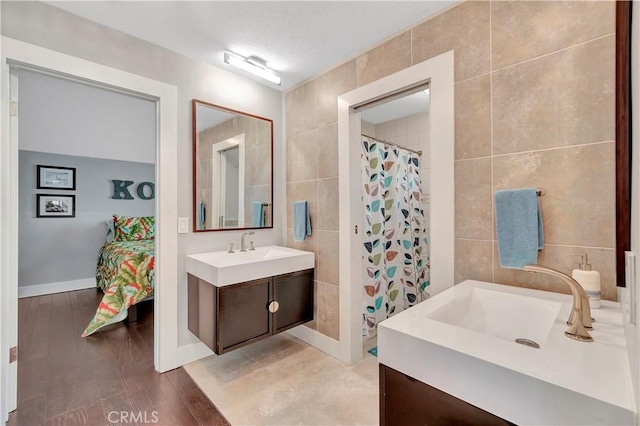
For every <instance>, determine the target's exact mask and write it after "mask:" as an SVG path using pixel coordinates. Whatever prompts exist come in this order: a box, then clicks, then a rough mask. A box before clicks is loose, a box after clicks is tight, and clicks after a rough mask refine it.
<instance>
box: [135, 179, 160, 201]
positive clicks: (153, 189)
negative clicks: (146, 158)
mask: <svg viewBox="0 0 640 426" xmlns="http://www.w3.org/2000/svg"><path fill="white" fill-rule="evenodd" d="M147 186H148V187H149V188H150V189H151V195H149V196H147V195H145V193H144V188H145V187H147ZM137 192H138V197H140V199H142V200H152V199H153V198H154V197H155V196H156V187H155V185H154V184H153V183H152V182H142V183H140V184H139V185H138V188H137Z"/></svg>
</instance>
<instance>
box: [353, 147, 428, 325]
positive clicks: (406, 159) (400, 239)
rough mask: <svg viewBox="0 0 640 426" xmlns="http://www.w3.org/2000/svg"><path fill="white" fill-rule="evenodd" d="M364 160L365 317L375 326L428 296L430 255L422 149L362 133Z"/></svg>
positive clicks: (362, 157)
mask: <svg viewBox="0 0 640 426" xmlns="http://www.w3.org/2000/svg"><path fill="white" fill-rule="evenodd" d="M361 161H362V165H361V173H362V182H363V189H364V191H363V205H364V214H365V217H364V227H365V230H366V232H365V233H364V264H365V269H364V277H363V283H364V289H363V290H364V294H363V298H364V315H363V320H364V322H365V326H366V329H367V330H369V331H371V330H374V329H375V327H376V324H378V322H380V321H382V320H384V319H386V318H388V317H390V316H392V315H394V314H396V313H398V312H401V311H403V310H405V309H407V308H409V307H411V306H413V305H415V304H417V303H420V302H421V301H423V300H425V299H427V298H428V297H429V257H428V250H427V238H426V229H425V223H424V212H423V210H422V206H421V205H420V195H421V191H420V190H421V185H420V174H419V168H420V159H419V158H418V155H417V154H414V153H412V152H410V151H407V150H404V149H401V148H397V147H392V146H389V145H386V144H383V143H380V142H377V141H375V140H373V139H371V138H368V137H363V139H362V155H361ZM363 330H364V327H363Z"/></svg>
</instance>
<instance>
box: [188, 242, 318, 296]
mask: <svg viewBox="0 0 640 426" xmlns="http://www.w3.org/2000/svg"><path fill="white" fill-rule="evenodd" d="M314 263H315V257H314V254H313V253H312V252H307V251H302V250H296V249H292V248H288V247H280V246H265V247H257V248H256V249H255V250H251V251H246V252H241V251H240V250H236V251H235V253H228V252H226V251H216V252H210V253H199V254H192V255H188V256H187V273H189V274H191V275H195V276H196V277H198V278H200V279H203V280H205V281H207V282H209V283H211V284H213V285H215V286H218V287H220V286H225V285H230V284H237V283H241V282H246V281H252V280H257V279H260V278H265V277H272V276H275V275H282V274H288V273H291V272H295V271H302V270H305V269H311V268H313V267H314Z"/></svg>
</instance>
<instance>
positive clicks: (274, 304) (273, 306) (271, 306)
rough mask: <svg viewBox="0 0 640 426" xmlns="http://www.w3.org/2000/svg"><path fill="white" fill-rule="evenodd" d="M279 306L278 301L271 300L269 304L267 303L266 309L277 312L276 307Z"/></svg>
mask: <svg viewBox="0 0 640 426" xmlns="http://www.w3.org/2000/svg"><path fill="white" fill-rule="evenodd" d="M279 308H280V304H279V303H278V301H277V300H272V301H271V302H270V303H269V305H267V309H269V312H271V313H272V314H274V313H276V312H278V309H279Z"/></svg>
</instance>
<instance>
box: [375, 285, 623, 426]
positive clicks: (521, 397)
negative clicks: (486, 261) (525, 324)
mask: <svg viewBox="0 0 640 426" xmlns="http://www.w3.org/2000/svg"><path fill="white" fill-rule="evenodd" d="M468 286H474V287H477V288H485V289H490V290H499V291H501V292H506V293H511V294H518V295H523V296H528V297H535V298H539V299H546V300H552V301H558V302H561V303H562V307H561V308H560V311H559V313H558V315H557V318H556V321H555V322H554V324H553V325H552V327H551V330H550V333H549V336H548V338H547V340H546V342H545V343H544V344H543V345H541V348H540V349H534V348H529V347H526V346H522V345H519V344H516V343H514V342H511V341H508V340H505V339H500V338H496V337H493V336H489V335H486V334H482V333H478V332H474V331H471V330H468V329H464V328H461V327H457V326H454V325H450V324H447V323H445V322H441V321H436V320H433V319H430V318H428V317H427V315H429V314H430V313H432V312H433V311H435V310H436V309H438V308H440V307H442V306H443V305H445V304H446V303H448V302H450V301H451V299H452V298H454V297H455V295H456V292H458V291H463V290H464V289H465V287H468ZM571 303H572V298H571V296H568V295H563V294H558V293H551V292H544V291H538V290H531V289H525V288H520V287H512V286H502V285H498V284H490V283H483V282H480V281H471V280H469V281H465V282H463V283H461V284H459V285H457V286H454V287H453V288H451V289H449V290H447V291H445V292H442V293H440V294H438V295H436V296H434V297H432V298H431V299H429V300H427V301H425V302H423V303H421V304H419V305H417V306H415V307H413V308H411V309H408V310H406V311H404V312H401V313H400V314H398V315H396V316H394V317H392V318H389V319H387V320H385V321H383V322H382V323H380V325H379V328H378V359H379V362H380V363H382V364H385V365H387V366H388V367H391V368H394V369H396V370H398V371H401V372H402V373H404V374H407V375H409V376H411V377H414V378H416V379H418V380H420V381H422V382H424V383H426V384H429V385H431V386H433V387H436V388H438V389H440V390H442V391H444V392H447V393H449V394H451V395H453V396H455V397H457V398H459V399H462V400H464V401H467V402H469V403H471V404H473V405H475V406H477V407H479V408H482V409H484V410H486V411H489V412H491V413H493V414H495V415H497V416H499V417H502V418H505V419H507V420H509V421H512V422H514V423H517V424H632V422H633V418H634V410H635V406H634V399H633V391H632V385H631V378H630V370H629V362H628V356H627V350H626V340H625V335H624V328H623V324H622V313H621V311H620V306H619V304H618V303H613V302H606V301H603V302H602V308H601V309H593V310H592V311H591V312H592V317H594V318H595V319H596V322H595V323H594V328H593V330H591V331H590V333H591V335H592V336H593V338H594V339H595V341H594V342H589V343H586V342H578V341H575V340H572V339H569V338H567V337H565V335H564V331H565V330H566V329H567V326H566V324H565V321H566V320H567V318H568V317H569V312H570V309H571ZM518 320H519V319H518V318H514V321H518ZM613 422H615V423H613Z"/></svg>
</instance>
